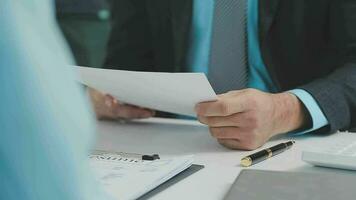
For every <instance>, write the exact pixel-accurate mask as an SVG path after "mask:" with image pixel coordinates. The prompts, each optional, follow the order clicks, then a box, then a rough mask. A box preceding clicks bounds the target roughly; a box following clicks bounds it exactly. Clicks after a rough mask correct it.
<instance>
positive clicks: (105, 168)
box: [89, 151, 193, 200]
mask: <svg viewBox="0 0 356 200" xmlns="http://www.w3.org/2000/svg"><path fill="white" fill-rule="evenodd" d="M89 158H90V164H91V166H92V168H93V170H94V173H95V175H96V177H97V180H98V181H99V182H100V183H101V184H102V186H103V188H104V190H105V191H106V192H107V193H108V194H109V195H111V196H112V197H114V198H115V199H119V200H126V199H137V198H139V197H141V196H142V195H144V194H146V193H147V192H149V191H151V190H153V189H154V188H156V187H157V186H159V185H161V184H162V183H164V182H166V181H168V180H169V179H171V178H172V177H174V176H175V175H177V174H179V173H180V172H182V171H184V170H185V169H187V168H189V167H190V166H191V165H192V163H193V156H191V155H189V156H180V157H170V158H161V159H157V160H153V161H146V160H142V159H140V157H139V156H135V154H126V153H110V152H102V151H96V152H94V153H93V154H92V155H90V156H89Z"/></svg>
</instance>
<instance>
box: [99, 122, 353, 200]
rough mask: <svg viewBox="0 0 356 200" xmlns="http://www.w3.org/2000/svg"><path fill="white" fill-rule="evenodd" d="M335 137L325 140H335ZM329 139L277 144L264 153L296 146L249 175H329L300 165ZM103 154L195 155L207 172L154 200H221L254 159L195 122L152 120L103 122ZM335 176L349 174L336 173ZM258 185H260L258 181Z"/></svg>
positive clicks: (340, 171)
mask: <svg viewBox="0 0 356 200" xmlns="http://www.w3.org/2000/svg"><path fill="white" fill-rule="evenodd" d="M336 135H337V134H335V135H331V136H327V137H328V138H329V137H335V138H336V139H337V137H336ZM324 137H326V136H312V135H308V136H302V137H294V138H287V137H280V138H274V139H273V140H272V141H270V142H268V143H267V144H266V145H265V146H264V147H262V148H265V147H267V146H271V145H275V144H277V143H280V142H282V141H283V142H284V141H287V140H290V139H293V140H296V144H295V146H293V147H292V149H290V150H288V151H286V152H284V153H282V154H280V155H277V156H275V157H273V158H271V159H269V160H267V161H264V162H261V163H259V164H257V165H255V166H253V167H251V169H264V170H284V171H287V170H293V171H322V170H324V171H331V170H332V169H326V168H318V167H313V166H311V165H308V164H306V163H304V162H302V161H301V151H302V149H305V148H308V147H310V146H313V145H315V144H316V143H318V142H320V141H323V139H325V138H324ZM96 148H97V149H99V150H108V151H119V152H130V153H144V154H153V153H158V154H160V155H168V156H172V155H183V154H194V155H195V162H194V163H195V164H202V165H204V166H205V168H204V169H203V170H200V171H199V172H197V173H195V174H193V175H192V176H190V177H188V178H186V179H184V180H182V181H180V182H179V183H177V184H175V185H174V186H172V187H170V188H168V189H167V190H165V191H163V192H161V193H159V194H157V195H156V196H154V197H153V199H162V200H167V199H170V200H172V199H177V200H178V199H179V200H181V199H204V200H210V199H211V200H217V199H223V197H224V196H225V194H226V193H227V191H228V190H229V188H230V186H231V185H232V183H233V182H234V180H235V178H236V177H237V175H238V174H239V172H240V170H241V169H243V168H242V167H241V166H240V160H241V158H242V157H244V156H246V155H249V154H251V152H246V151H234V150H229V149H226V148H225V147H223V146H221V145H219V144H218V143H217V142H216V140H215V139H214V138H212V137H211V136H210V134H209V130H208V128H207V127H206V126H203V125H201V124H199V123H198V122H196V121H188V120H174V119H160V118H153V119H148V120H140V121H135V122H130V123H119V122H99V123H98V142H97V145H96ZM332 171H335V172H337V173H352V172H350V171H343V170H332ZM256 181H257V180H256Z"/></svg>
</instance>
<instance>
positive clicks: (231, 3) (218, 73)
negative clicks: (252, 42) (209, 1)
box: [208, 0, 248, 94]
mask: <svg viewBox="0 0 356 200" xmlns="http://www.w3.org/2000/svg"><path fill="white" fill-rule="evenodd" d="M214 9H215V10H214V20H213V28H212V41H211V51H210V62H209V72H208V78H209V81H210V83H211V84H212V86H213V88H214V90H215V92H216V93H218V94H221V93H225V92H228V91H231V90H238V89H243V88H245V87H246V85H247V79H248V76H247V74H248V72H247V53H246V52H247V31H246V30H247V29H246V28H247V0H215V8H214Z"/></svg>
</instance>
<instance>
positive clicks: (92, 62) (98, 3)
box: [56, 0, 110, 67]
mask: <svg viewBox="0 0 356 200" xmlns="http://www.w3.org/2000/svg"><path fill="white" fill-rule="evenodd" d="M56 11H57V19H58V23H59V26H60V28H61V29H62V32H63V34H64V36H65V38H66V39H67V42H68V44H69V46H70V48H71V50H72V52H73V55H74V57H75V59H76V62H77V64H78V65H81V66H88V67H102V65H103V62H104V59H105V54H106V46H107V40H108V37H109V33H110V3H109V1H108V0H56Z"/></svg>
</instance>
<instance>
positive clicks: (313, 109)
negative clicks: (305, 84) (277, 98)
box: [289, 89, 329, 135]
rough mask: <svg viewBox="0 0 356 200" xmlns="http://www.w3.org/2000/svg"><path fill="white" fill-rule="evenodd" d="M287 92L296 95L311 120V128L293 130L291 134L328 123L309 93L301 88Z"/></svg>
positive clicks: (300, 133)
mask: <svg viewBox="0 0 356 200" xmlns="http://www.w3.org/2000/svg"><path fill="white" fill-rule="evenodd" d="M289 92H290V93H292V94H294V95H295V96H297V97H298V99H299V100H300V101H301V102H302V103H303V104H304V106H305V108H306V109H307V110H308V112H309V114H310V117H311V120H312V127H311V128H308V129H306V130H300V131H298V132H294V133H293V134H295V135H303V134H305V133H308V132H312V131H315V130H317V129H319V128H322V127H324V126H326V125H328V124H329V122H328V120H327V119H326V117H325V115H324V113H323V111H321V109H320V107H319V105H318V103H317V102H316V100H315V99H314V97H313V96H312V95H311V94H309V93H308V92H307V91H305V90H302V89H295V90H290V91H289Z"/></svg>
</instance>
